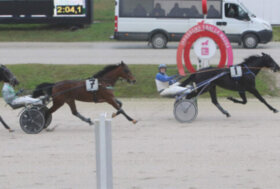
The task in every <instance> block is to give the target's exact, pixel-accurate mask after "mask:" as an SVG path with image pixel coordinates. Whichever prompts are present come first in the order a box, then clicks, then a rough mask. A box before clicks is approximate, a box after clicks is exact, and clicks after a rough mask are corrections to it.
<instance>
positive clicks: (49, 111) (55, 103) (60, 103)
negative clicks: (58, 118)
mask: <svg viewBox="0 0 280 189" xmlns="http://www.w3.org/2000/svg"><path fill="white" fill-rule="evenodd" d="M63 104H64V102H59V101H57V100H53V105H52V107H51V108H50V109H49V110H48V111H47V112H46V115H45V119H46V120H47V119H48V117H49V116H50V115H51V114H53V113H54V112H55V111H56V110H57V109H59V108H60V107H61V106H63Z"/></svg>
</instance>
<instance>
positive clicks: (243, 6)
mask: <svg viewBox="0 0 280 189" xmlns="http://www.w3.org/2000/svg"><path fill="white" fill-rule="evenodd" d="M240 6H241V7H242V9H243V10H244V11H245V12H247V13H248V15H250V16H252V17H256V15H255V14H254V13H252V12H251V11H250V10H249V9H247V7H246V6H245V5H244V4H243V3H242V2H240Z"/></svg>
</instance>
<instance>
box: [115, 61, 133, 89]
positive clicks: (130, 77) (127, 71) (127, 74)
mask: <svg viewBox="0 0 280 189" xmlns="http://www.w3.org/2000/svg"><path fill="white" fill-rule="evenodd" d="M119 66H120V67H121V68H122V69H121V74H120V77H122V78H123V79H126V80H127V82H128V83H132V84H134V83H135V82H136V79H135V77H134V76H133V75H132V73H131V71H130V69H129V68H128V66H127V65H126V64H125V63H124V62H123V61H122V62H121V63H120V64H119Z"/></svg>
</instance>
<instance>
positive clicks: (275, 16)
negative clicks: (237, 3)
mask: <svg viewBox="0 0 280 189" xmlns="http://www.w3.org/2000/svg"><path fill="white" fill-rule="evenodd" d="M241 1H242V3H243V4H244V5H245V6H246V7H247V8H248V9H249V10H250V11H251V12H253V13H254V14H255V15H256V16H257V17H260V18H263V19H264V20H267V21H269V22H270V23H271V24H273V25H280V0H241Z"/></svg>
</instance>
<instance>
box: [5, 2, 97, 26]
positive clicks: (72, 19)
mask: <svg viewBox="0 0 280 189" xmlns="http://www.w3.org/2000/svg"><path fill="white" fill-rule="evenodd" d="M92 21H93V0H0V24H1V23H64V24H73V25H76V24H91V23H92Z"/></svg>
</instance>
